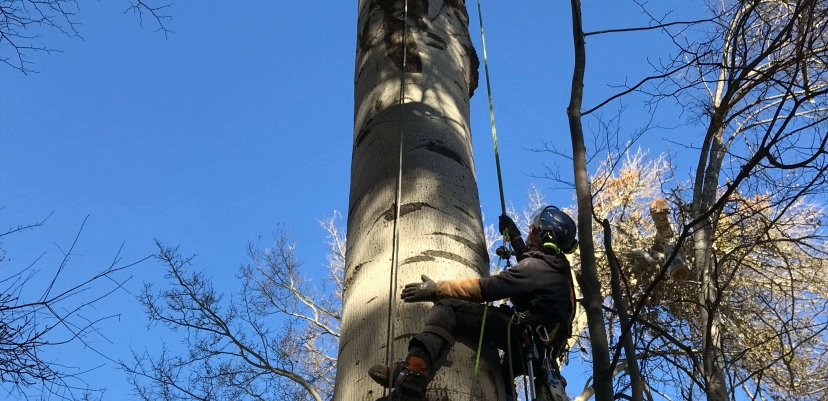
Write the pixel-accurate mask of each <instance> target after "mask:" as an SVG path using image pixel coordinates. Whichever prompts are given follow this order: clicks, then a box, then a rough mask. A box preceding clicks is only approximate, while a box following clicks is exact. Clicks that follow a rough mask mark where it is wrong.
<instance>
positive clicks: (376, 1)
mask: <svg viewBox="0 0 828 401" xmlns="http://www.w3.org/2000/svg"><path fill="white" fill-rule="evenodd" d="M403 8H404V1H403V0H360V2H359V21H358V24H357V54H356V77H355V82H354V86H355V94H354V145H353V156H352V157H353V159H352V164H351V194H350V202H349V210H348V237H347V247H348V248H347V253H346V267H345V284H344V294H343V320H342V326H341V327H342V330H341V338H340V343H339V360H338V364H337V375H336V383H335V385H336V387H335V392H334V399H335V400H338V401H356V400H360V401H368V400H374V399H377V398H379V397H381V396H382V394H383V390H382V388H381V387H380V386H379V385H376V384H375V383H374V382H372V381H371V379H370V378H369V377H368V375H367V373H366V371H367V369H368V368H369V367H371V366H372V365H375V364H379V363H386V361H385V356H386V327H387V325H386V324H387V319H388V310H389V305H388V302H389V284H390V280H391V277H392V272H393V268H392V262H391V260H392V244H393V227H394V217H395V214H396V209H397V208H396V204H395V189H396V184H397V182H396V180H397V175H398V171H399V168H400V167H399V166H400V160H399V157H400V142H399V140H400V137H401V133H400V130H401V129H404V135H403V136H402V137H403V138H404V139H403V143H402V180H401V188H402V191H401V199H402V200H401V202H400V203H401V207H400V216H399V220H398V224H399V257H398V260H399V270H398V279H397V281H396V289H397V294H399V292H400V291H401V288H402V287H403V286H404V285H405V284H406V283H409V282H418V281H420V275H421V274H426V275H428V276H429V277H431V278H432V279H433V280H442V279H453V278H462V277H477V276H485V275H488V274H489V268H488V265H489V263H488V262H489V259H488V254H487V251H486V242H485V240H484V235H483V223H482V218H481V212H480V203H479V199H478V193H477V183H476V177H475V171H474V161H473V158H472V147H471V132H470V129H469V97H470V95H471V93H473V91H474V89H475V88H476V87H477V77H478V73H477V68H478V66H479V62H478V59H477V55H476V53H475V51H474V48H473V46H472V43H471V40H470V38H469V32H468V22H469V21H468V14H467V12H466V6H465V3H464V1H462V0H430V1H425V0H409V1H408V18H407V20H406V21H404V18H403ZM406 23H407V28H406ZM404 29H405V30H406V31H407V35H406V39H405V49H403V43H404V41H403V32H404ZM403 51H405V65H406V67H405V70H406V72H405V76H404V78H405V92H404V93H405V104H404V106H400V104H399V97H400V87H401V85H400V78H401V74H402V66H403ZM394 302H395V303H396V307H395V309H396V311H395V315H394V316H392V319H391V321H392V322H393V324H394V325H395V326H394V331H395V338H394V342H393V350H394V352H393V355H392V358H393V360H402V359H404V358H405V356H406V353H407V349H408V341H409V339H410V338H411V337H412V336H413V335H414V334H416V333H417V332H419V331H420V329H421V328H422V324H423V321H424V318H425V317H426V314H427V312H428V310H429V308H430V307H431V305H432V304H431V303H415V304H404V303H402V302H400V301H399V300H398V299H395V300H394ZM469 334H470V337H469V339H470V344H471V343H474V344H473V345H471V348H476V340H477V335H478V333H469ZM458 340H462V339H461V338H458ZM471 348H470V347H469V346H466V345H461V344H459V343H458V345H456V346H455V347H454V349H453V350H452V351H451V353H450V354H449V356H448V360H449V361H450V362H451V363H450V366H444V367H443V368H442V369H441V370H440V371H439V373H438V374H437V375H436V376H435V378H434V381H432V382H431V384H430V385H429V390H428V398H429V399H432V400H436V399H440V400H456V401H460V400H468V399H469V391H470V389H471V384H472V375H473V370H474V358H475V350H474V349H471ZM479 377H480V380H479V384H478V386H477V389H476V398H477V399H479V400H495V399H504V398H505V393H504V390H503V388H504V387H503V385H502V383H500V379H499V378H500V374H499V367H498V364H497V354H496V353H495V352H494V350H492V349H489V350H488V352H487V353H484V357H483V358H482V360H481V367H480V373H479Z"/></svg>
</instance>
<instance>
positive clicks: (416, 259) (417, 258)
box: [400, 255, 436, 266]
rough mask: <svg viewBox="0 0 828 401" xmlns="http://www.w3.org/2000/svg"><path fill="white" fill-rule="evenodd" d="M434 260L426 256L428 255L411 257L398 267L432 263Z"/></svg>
mask: <svg viewBox="0 0 828 401" xmlns="http://www.w3.org/2000/svg"><path fill="white" fill-rule="evenodd" d="M435 260H436V259H434V258H433V257H431V256H428V255H419V256H412V257H410V258H408V259H406V260H404V261H403V262H402V263H400V266H402V265H407V264H409V263H416V262H433V261H435Z"/></svg>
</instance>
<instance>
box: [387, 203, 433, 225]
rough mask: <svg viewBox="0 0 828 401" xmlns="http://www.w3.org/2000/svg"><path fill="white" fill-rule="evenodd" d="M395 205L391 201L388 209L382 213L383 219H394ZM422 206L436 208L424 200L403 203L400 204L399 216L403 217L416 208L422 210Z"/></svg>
mask: <svg viewBox="0 0 828 401" xmlns="http://www.w3.org/2000/svg"><path fill="white" fill-rule="evenodd" d="M396 207H397V205H396V203H393V204H391V207H390V208H388V210H386V211H385V213H383V214H382V216H383V217H385V220H388V221H391V220H394V213H395V212H396ZM424 207H427V208H431V209H434V210H437V208H435V207H434V206H431V205H429V204H428V203H425V202H412V203H403V205H402V206H400V217H403V216H405V215H407V214H409V213H413V212H416V211H418V210H422V208H424Z"/></svg>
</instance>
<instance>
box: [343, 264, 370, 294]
mask: <svg viewBox="0 0 828 401" xmlns="http://www.w3.org/2000/svg"><path fill="white" fill-rule="evenodd" d="M370 262H371V261H370V260H369V261H367V262H362V263H360V264H358V265H356V266H354V268H353V269H351V274H349V275H348V277H347V278H346V279H345V282H344V283H342V291H343V292H345V291H348V288H350V287H351V284H353V282H354V280H356V276H357V274H359V271H360V270H362V267H363V266H365V264H366V263H370Z"/></svg>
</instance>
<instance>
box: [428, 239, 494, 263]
mask: <svg viewBox="0 0 828 401" xmlns="http://www.w3.org/2000/svg"><path fill="white" fill-rule="evenodd" d="M431 235H439V236H443V237H448V238H451V239H453V240H455V241H457V242H459V243H461V244H463V245H465V246H466V247H467V248H469V249H471V250H472V252H474V253H476V254H477V256H478V257H480V259H481V260H483V261H484V262H485V263H486V264H488V263H489V252H488V251H487V250H486V245H485V244H481V243H475V242H473V241H471V240H469V239H468V238H466V237H463V236H460V235H456V234H449V233H442V232H433V233H431Z"/></svg>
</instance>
